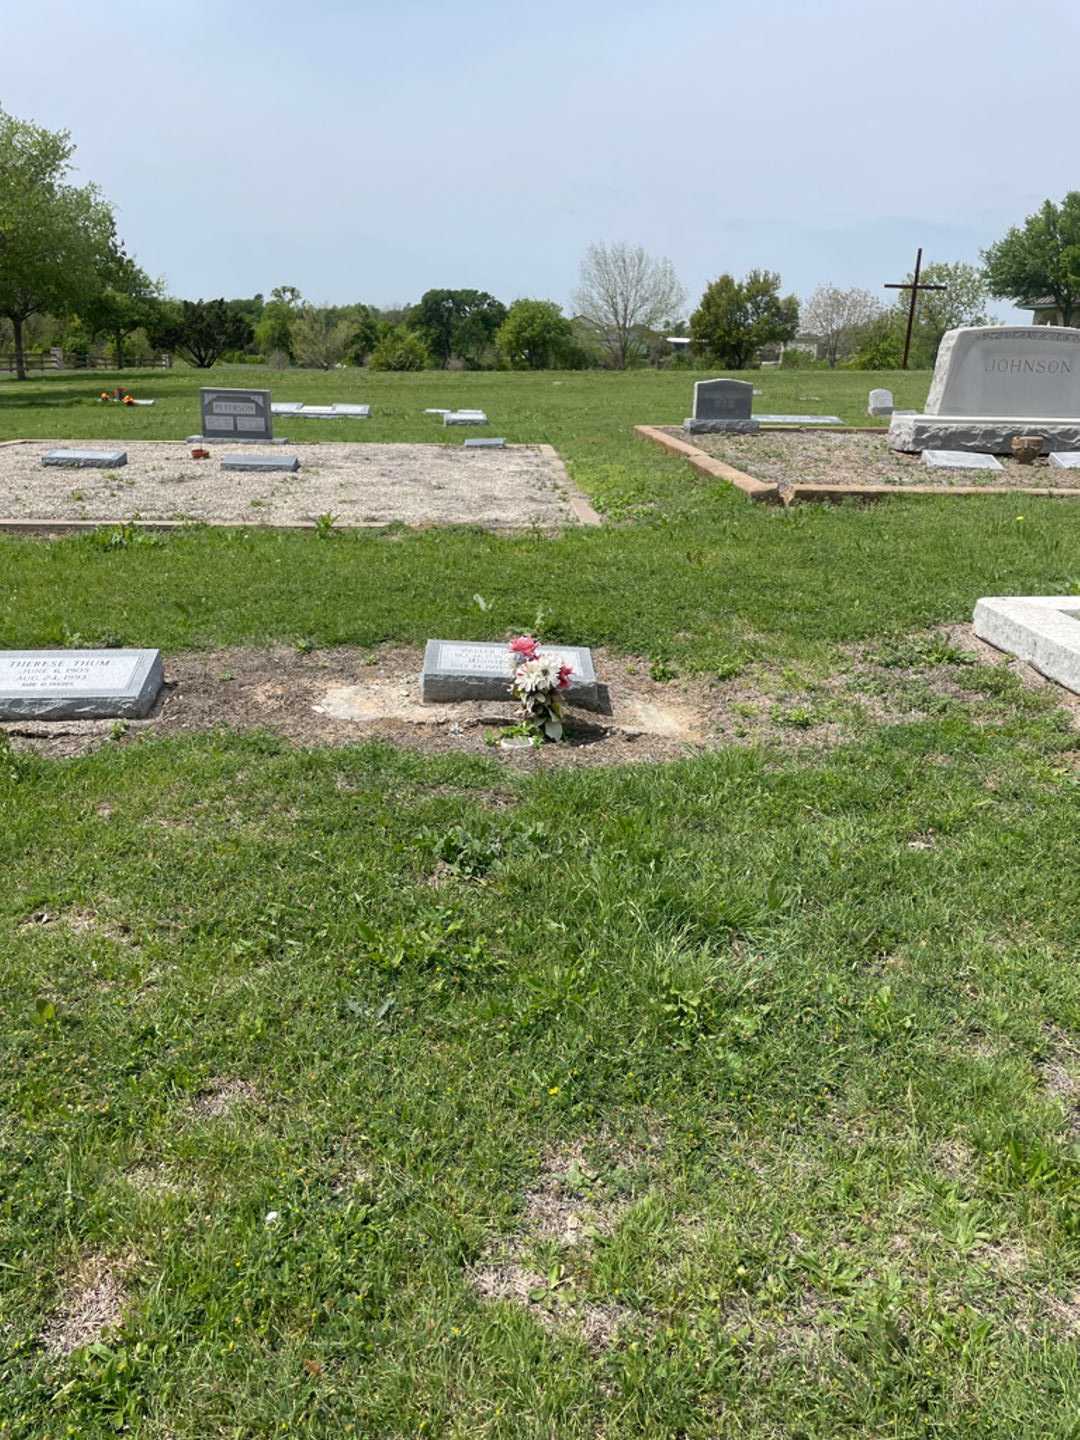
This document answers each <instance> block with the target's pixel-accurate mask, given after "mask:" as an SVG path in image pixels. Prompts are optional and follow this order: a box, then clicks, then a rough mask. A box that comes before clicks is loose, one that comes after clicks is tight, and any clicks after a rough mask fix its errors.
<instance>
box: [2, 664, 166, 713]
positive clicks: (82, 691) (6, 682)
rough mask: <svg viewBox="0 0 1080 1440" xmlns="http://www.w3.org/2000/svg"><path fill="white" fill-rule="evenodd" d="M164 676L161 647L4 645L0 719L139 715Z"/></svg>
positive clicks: (153, 696)
mask: <svg viewBox="0 0 1080 1440" xmlns="http://www.w3.org/2000/svg"><path fill="white" fill-rule="evenodd" d="M164 678H165V677H164V674H163V672H162V668H161V651H160V650H0V720H110V719H123V718H125V717H126V718H138V717H139V716H142V715H145V714H146V713H147V711H148V710H149V709H150V707H151V706H152V705H153V703H154V701H155V700H156V699H157V695H158V691H159V690H160V689H161V687H162V685H163V683H164Z"/></svg>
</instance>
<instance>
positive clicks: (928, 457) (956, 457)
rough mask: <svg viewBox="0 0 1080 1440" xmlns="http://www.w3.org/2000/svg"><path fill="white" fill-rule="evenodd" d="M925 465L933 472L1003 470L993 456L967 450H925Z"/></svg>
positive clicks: (923, 456) (923, 453)
mask: <svg viewBox="0 0 1080 1440" xmlns="http://www.w3.org/2000/svg"><path fill="white" fill-rule="evenodd" d="M922 458H923V464H924V465H929V467H930V469H931V470H1001V469H1003V468H1004V467H1003V466H1002V464H1001V461H1000V460H998V459H996V458H995V457H994V456H993V455H976V454H973V453H972V452H970V451H967V450H924V451H923V452H922Z"/></svg>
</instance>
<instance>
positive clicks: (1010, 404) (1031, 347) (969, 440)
mask: <svg viewBox="0 0 1080 1440" xmlns="http://www.w3.org/2000/svg"><path fill="white" fill-rule="evenodd" d="M1018 435H1041V436H1042V437H1043V449H1044V451H1048V450H1054V449H1073V448H1075V447H1076V446H1078V445H1080V329H1072V328H1069V327H1067V326H1062V325H962V326H959V327H958V328H957V329H955V330H948V331H946V333H945V334H944V336H943V337H942V340H941V344H940V346H939V347H938V353H937V360H936V361H935V364H934V378H933V381H932V382H931V385H930V394H929V396H928V397H927V401H926V408H925V411H924V412H923V413H922V414H920V415H904V416H898V415H894V416H893V418H892V423H891V424H890V426H889V445H890V447H891V448H892V449H893V450H908V451H915V450H926V449H928V448H933V447H938V446H941V447H943V448H948V449H953V450H973V451H989V452H991V453H993V454H995V455H1004V454H1008V453H1009V449H1010V446H1011V444H1012V442H1013V440H1014V439H1015V438H1016V437H1017V436H1018Z"/></svg>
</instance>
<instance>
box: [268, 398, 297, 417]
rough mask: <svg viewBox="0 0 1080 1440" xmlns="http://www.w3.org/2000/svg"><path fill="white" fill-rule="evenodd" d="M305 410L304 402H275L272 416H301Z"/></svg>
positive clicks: (271, 407)
mask: <svg viewBox="0 0 1080 1440" xmlns="http://www.w3.org/2000/svg"><path fill="white" fill-rule="evenodd" d="M303 408H304V402H303V401H302V400H275V401H274V403H273V404H272V405H271V406H270V413H271V415H299V413H300V411H301V410H303Z"/></svg>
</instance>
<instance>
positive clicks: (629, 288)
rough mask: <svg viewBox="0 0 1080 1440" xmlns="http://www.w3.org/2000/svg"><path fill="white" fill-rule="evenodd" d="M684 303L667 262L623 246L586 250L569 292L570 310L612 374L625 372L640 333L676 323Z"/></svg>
mask: <svg viewBox="0 0 1080 1440" xmlns="http://www.w3.org/2000/svg"><path fill="white" fill-rule="evenodd" d="M685 300H686V292H685V291H684V290H683V288H682V286H681V285H680V284H679V281H678V277H677V276H676V274H675V270H674V268H673V267H672V264H671V261H670V260H665V259H659V260H657V259H653V257H652V256H651V255H648V254H646V252H645V250H644V249H643V248H642V247H641V246H640V245H626V244H623V243H622V242H619V243H617V244H614V245H590V246H589V248H588V250H586V252H585V258H584V259H583V260H582V262H581V279H580V283H579V285H578V288H577V290H576V291H575V293H574V305H575V307H576V308H577V310H578V312H579V314H580V315H581V316H583V317H584V319H586V320H587V321H588V322H589V324H590V325H591V326H592V328H593V329H594V330H595V332H596V335H597V338H598V340H599V341H600V344H601V345H602V346H603V348H604V349H605V350H606V351H607V353H608V355H609V357H610V359H611V363H612V364H613V365H614V366H615V368H616V369H617V370H625V369H626V366H627V363H628V361H629V360H630V359H631V358H632V356H633V355H634V354H635V352H636V351H638V350H639V349H640V348H641V337H642V333H643V332H645V331H648V330H655V329H656V327H657V326H659V325H668V326H670V325H672V324H673V323H674V322H675V321H676V320H677V319H678V315H679V310H680V309H681V307H682V305H683V303H684V301H685Z"/></svg>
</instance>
